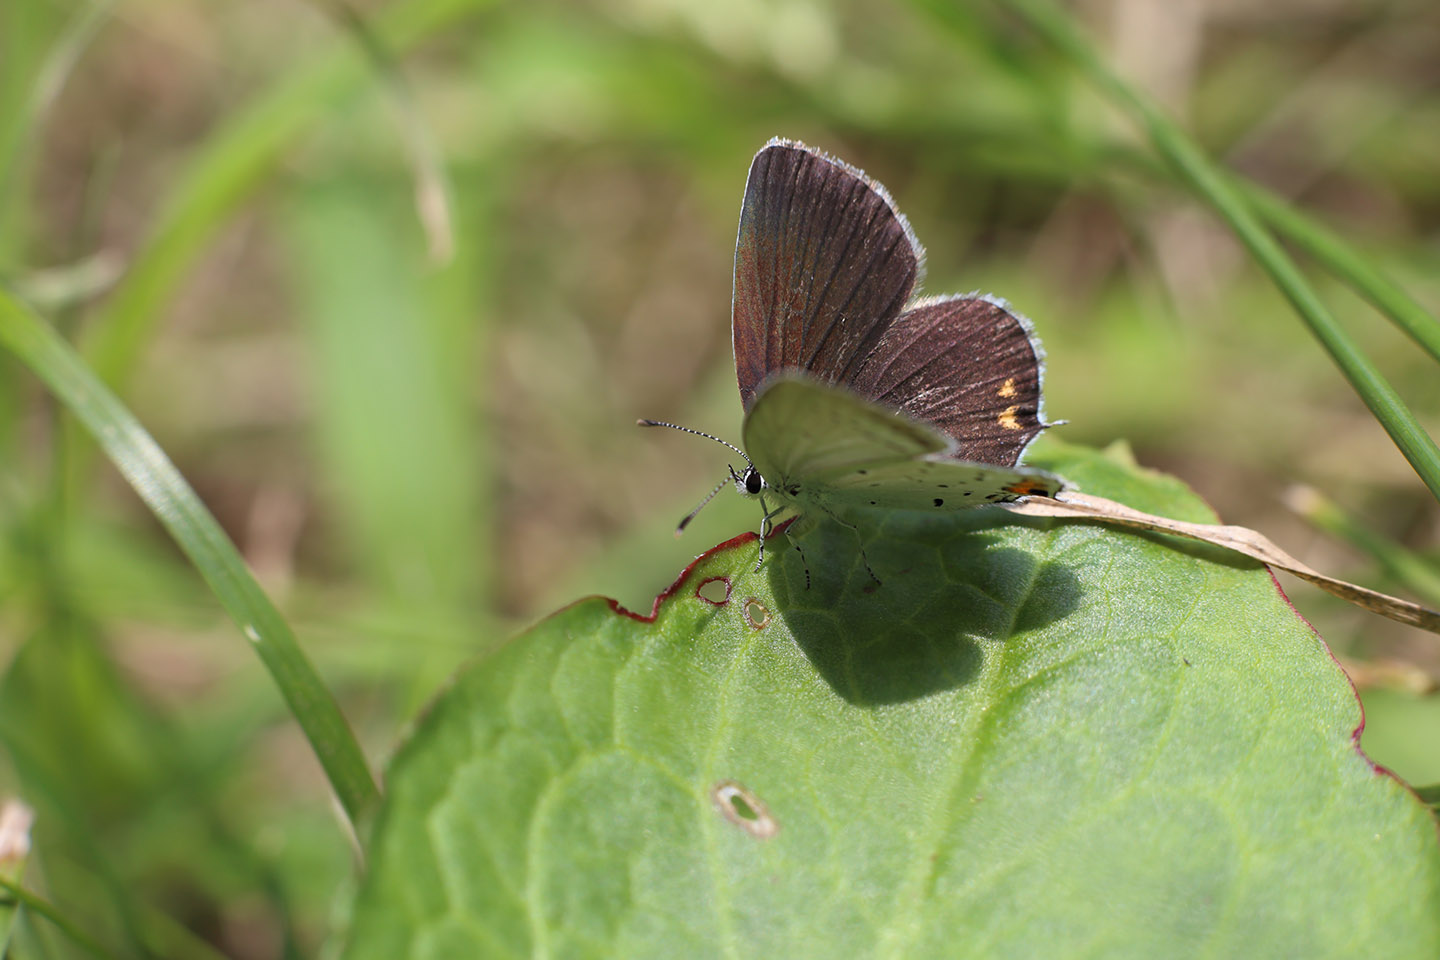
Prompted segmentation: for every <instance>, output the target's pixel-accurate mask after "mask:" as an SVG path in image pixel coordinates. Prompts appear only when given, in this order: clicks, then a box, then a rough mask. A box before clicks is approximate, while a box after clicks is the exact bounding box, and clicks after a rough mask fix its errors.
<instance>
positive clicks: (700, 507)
mask: <svg viewBox="0 0 1440 960" xmlns="http://www.w3.org/2000/svg"><path fill="white" fill-rule="evenodd" d="M730 473H731V475H732V476H733V475H734V473H735V471H733V470H732V471H730ZM730 482H731V481H730V477H726V478H725V479H724V480H721V481H720V482H719V483H717V484H715V489H714V490H711V491H710V492H709V493H707V494H705V499H704V500H701V501H700V502H699V503H698V504H696V505H695V509H694V510H691V511H690V512H689V513H687V514H685V519H683V520H681V521H680V523H679V524H678V525H677V526H676V527H675V536H677V537H678V536H680V534H682V533H684V532H685V528H686V527H688V526H689V525H690V521H691V520H694V519H695V514H697V513H699V512H700V511H701V510H704V509H705V505H706V504H707V503H709V502H710V501H711V500H714V499H715V495H716V494H717V493H719V492H720V491H721V490H724V489H725V484H727V483H730Z"/></svg>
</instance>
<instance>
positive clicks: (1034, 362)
mask: <svg viewBox="0 0 1440 960" xmlns="http://www.w3.org/2000/svg"><path fill="white" fill-rule="evenodd" d="M1041 360H1042V356H1041V353H1040V347H1039V344H1038V342H1037V341H1036V340H1035V338H1034V336H1033V335H1032V334H1031V331H1030V324H1029V322H1028V321H1026V320H1025V319H1024V318H1023V317H1020V316H1019V315H1017V314H1015V313H1013V312H1012V311H1011V310H1010V309H1009V308H1008V306H1007V305H1006V304H1005V303H1003V302H1001V301H997V300H994V299H991V298H989V297H973V296H972V297H950V298H946V299H939V300H933V301H928V302H924V303H921V304H919V305H918V306H916V307H914V308H912V309H910V310H908V311H906V312H905V313H904V314H902V315H901V316H900V317H899V318H898V319H897V320H895V322H894V323H891V324H890V325H889V326H888V327H887V329H886V330H885V333H884V336H883V337H882V338H881V340H880V342H879V343H878V344H876V346H875V347H874V349H872V350H871V351H870V352H869V353H868V354H867V355H866V356H865V357H864V359H863V360H862V361H861V362H860V364H859V365H858V367H857V369H856V371H855V375H854V376H853V378H852V379H851V380H850V381H849V383H848V384H847V386H849V387H850V389H852V390H854V391H855V392H856V393H858V394H860V395H861V396H863V397H866V398H868V399H870V400H874V401H876V402H879V403H882V404H885V405H886V406H890V407H894V408H896V409H898V410H903V411H905V412H906V413H908V414H909V415H910V416H912V417H914V418H915V419H917V420H920V421H923V422H925V423H928V424H930V425H931V426H933V427H935V428H936V429H937V430H941V431H943V432H945V433H947V434H949V435H950V436H952V437H954V438H955V440H956V442H957V444H958V446H957V447H956V449H955V451H954V453H953V454H952V456H953V457H954V458H955V459H957V460H969V461H974V462H977V463H993V464H997V465H999V466H1005V467H1009V466H1014V464H1015V463H1016V462H1017V461H1018V460H1019V459H1020V455H1021V453H1023V452H1024V450H1025V447H1026V446H1028V445H1029V443H1030V441H1031V440H1034V439H1035V437H1036V436H1037V435H1038V434H1039V433H1040V431H1041V430H1043V429H1044V428H1045V422H1044V420H1043V419H1042V416H1041V409H1040V376H1041Z"/></svg>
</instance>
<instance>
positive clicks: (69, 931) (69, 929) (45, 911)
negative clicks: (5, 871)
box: [0, 877, 115, 960]
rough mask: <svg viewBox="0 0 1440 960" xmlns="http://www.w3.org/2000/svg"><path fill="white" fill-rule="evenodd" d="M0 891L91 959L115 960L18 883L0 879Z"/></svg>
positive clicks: (63, 915)
mask: <svg viewBox="0 0 1440 960" xmlns="http://www.w3.org/2000/svg"><path fill="white" fill-rule="evenodd" d="M0 890H3V891H4V892H5V895H6V896H8V897H10V898H11V899H13V900H14V901H15V902H16V903H18V904H20V905H21V906H23V907H25V909H27V910H29V911H31V912H32V913H34V914H36V915H37V916H41V917H44V918H45V919H46V920H49V921H50V922H51V923H52V924H54V925H55V929H57V930H59V931H60V932H61V933H63V934H65V936H66V937H68V938H69V939H70V941H71V942H72V943H74V944H75V945H76V946H77V947H80V948H81V949H82V950H84V951H85V952H86V953H88V954H89V955H90V956H92V957H99V958H100V960H115V954H113V953H111V952H110V951H109V950H106V949H105V948H104V947H103V946H101V944H100V942H99V941H97V940H95V939H94V938H93V937H91V936H90V935H89V934H88V933H86V932H85V931H84V930H81V929H80V927H79V926H78V925H76V924H74V923H71V922H70V920H69V918H67V917H66V916H65V914H63V913H61V912H60V911H59V910H58V909H56V908H55V906H54V905H53V904H51V903H49V902H48V901H46V900H42V899H40V898H39V897H37V896H35V894H33V893H31V892H30V891H29V890H26V889H25V888H24V887H22V886H21V885H20V884H19V883H16V882H15V881H13V880H11V879H10V878H9V877H0Z"/></svg>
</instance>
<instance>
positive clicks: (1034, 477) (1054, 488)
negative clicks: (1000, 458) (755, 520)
mask: <svg viewBox="0 0 1440 960" xmlns="http://www.w3.org/2000/svg"><path fill="white" fill-rule="evenodd" d="M1060 489H1061V483H1060V481H1059V479H1058V478H1056V477H1054V476H1052V475H1051V474H1048V473H1045V472H1043V471H1040V470H1029V469H1026V468H1024V467H997V466H993V465H991V464H988V463H970V462H966V461H963V460H934V459H921V460H908V461H904V462H899V463H897V462H895V461H893V460H892V461H886V462H884V463H875V464H867V465H863V466H857V467H854V468H852V469H848V470H830V471H826V472H825V473H822V474H820V475H819V476H816V477H813V478H811V479H810V483H809V485H808V488H807V489H806V490H804V491H802V494H801V498H802V499H803V498H805V497H807V496H808V497H809V498H810V499H814V500H817V501H819V502H822V503H824V504H826V505H828V506H830V507H832V508H834V509H837V510H842V511H843V510H848V509H851V508H862V509H863V508H883V509H888V510H963V509H965V508H968V507H977V506H980V505H982V504H985V503H1000V502H1004V501H1009V500H1014V499H1015V498H1017V497H1021V496H1054V495H1055V494H1056V493H1057V492H1059V490H1060Z"/></svg>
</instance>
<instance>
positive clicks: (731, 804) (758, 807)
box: [710, 780, 780, 840]
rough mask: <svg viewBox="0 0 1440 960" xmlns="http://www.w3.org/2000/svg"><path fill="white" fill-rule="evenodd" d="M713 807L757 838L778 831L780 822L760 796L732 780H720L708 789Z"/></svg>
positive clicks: (770, 835) (771, 834)
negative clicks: (771, 814)
mask: <svg viewBox="0 0 1440 960" xmlns="http://www.w3.org/2000/svg"><path fill="white" fill-rule="evenodd" d="M710 799H711V800H712V801H714V803H715V809H716V810H718V811H719V812H720V815H721V816H722V817H724V818H725V819H726V820H729V821H730V822H731V823H733V824H735V826H737V827H739V828H740V829H741V830H744V831H745V832H746V833H748V834H750V836H752V837H754V838H755V839H757V840H768V839H770V838H771V837H773V836H775V834H777V833H779V832H780V824H779V822H778V821H776V819H775V818H774V817H772V816H770V811H769V810H767V809H766V808H765V804H764V803H762V802H761V801H760V798H759V797H757V796H755V794H754V793H752V792H751V791H750V790H748V789H746V788H745V787H744V786H743V785H742V784H739V783H736V782H735V781H734V780H721V781H720V782H719V783H717V784H715V786H714V787H712V788H711V790H710Z"/></svg>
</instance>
